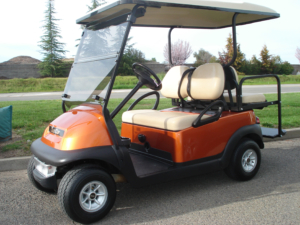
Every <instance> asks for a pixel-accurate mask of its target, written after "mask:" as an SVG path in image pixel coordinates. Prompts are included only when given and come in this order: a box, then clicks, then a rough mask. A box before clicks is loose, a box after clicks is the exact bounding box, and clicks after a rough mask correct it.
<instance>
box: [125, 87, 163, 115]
mask: <svg viewBox="0 0 300 225" xmlns="http://www.w3.org/2000/svg"><path fill="white" fill-rule="evenodd" d="M150 95H156V102H155V104H154V106H153V108H152V109H153V110H156V109H157V106H158V104H159V98H160V95H159V93H158V92H157V91H151V92H149V93H146V94H144V95H142V96H141V97H139V98H138V99H136V100H135V101H134V102H133V103H132V104H131V105H130V106H129V108H128V109H127V111H129V110H132V109H133V108H134V106H136V104H138V103H139V102H140V101H141V100H143V99H144V98H147V97H148V96H150Z"/></svg>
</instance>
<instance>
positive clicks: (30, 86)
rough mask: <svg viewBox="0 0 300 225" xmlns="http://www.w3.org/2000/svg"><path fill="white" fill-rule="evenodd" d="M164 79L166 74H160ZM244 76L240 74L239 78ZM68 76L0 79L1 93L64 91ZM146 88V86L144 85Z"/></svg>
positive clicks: (123, 85) (288, 79)
mask: <svg viewBox="0 0 300 225" xmlns="http://www.w3.org/2000/svg"><path fill="white" fill-rule="evenodd" d="M158 76H159V78H160V79H163V77H164V74H158ZM242 77H244V76H239V80H241V79H242ZM279 77H280V80H281V83H282V84H299V83H300V76H295V75H289V76H285V75H282V76H279ZM137 81H138V80H137V78H136V77H135V76H117V77H116V80H115V84H114V89H132V88H133V87H135V85H136V84H137ZM66 82H67V78H43V79H37V78H28V79H10V80H0V93H20V92H52V91H63V90H64V88H65V85H66ZM263 84H276V81H275V79H274V78H262V79H255V80H247V81H246V82H245V83H244V85H263ZM144 88H145V87H144Z"/></svg>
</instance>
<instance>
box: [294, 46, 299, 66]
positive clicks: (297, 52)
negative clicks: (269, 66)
mask: <svg viewBox="0 0 300 225" xmlns="http://www.w3.org/2000/svg"><path fill="white" fill-rule="evenodd" d="M295 56H296V58H297V59H298V60H299V63H300V48H297V49H296V55H295Z"/></svg>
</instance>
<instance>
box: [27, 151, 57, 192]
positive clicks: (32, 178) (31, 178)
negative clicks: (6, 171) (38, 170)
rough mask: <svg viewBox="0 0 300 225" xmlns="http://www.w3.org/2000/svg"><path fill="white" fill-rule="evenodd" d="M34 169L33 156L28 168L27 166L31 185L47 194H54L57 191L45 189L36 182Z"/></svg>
mask: <svg viewBox="0 0 300 225" xmlns="http://www.w3.org/2000/svg"><path fill="white" fill-rule="evenodd" d="M34 169H35V166H34V156H31V158H30V160H29V163H28V166H27V175H28V179H29V180H30V183H31V184H32V185H33V186H34V187H36V188H37V189H38V190H40V191H43V192H47V193H54V192H55V190H52V189H47V188H44V187H43V186H42V185H40V184H39V183H38V182H36V180H35V179H34V177H33V170H34Z"/></svg>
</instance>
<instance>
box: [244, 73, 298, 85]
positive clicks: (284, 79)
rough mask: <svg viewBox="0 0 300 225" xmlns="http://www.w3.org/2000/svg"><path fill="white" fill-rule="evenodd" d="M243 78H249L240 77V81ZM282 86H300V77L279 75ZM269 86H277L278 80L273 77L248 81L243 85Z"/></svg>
mask: <svg viewBox="0 0 300 225" xmlns="http://www.w3.org/2000/svg"><path fill="white" fill-rule="evenodd" d="M243 77H249V76H239V81H240V80H241V79H242V78H243ZM279 78H280V83H281V84H300V76H296V75H279ZM268 84H277V82H276V79H275V78H272V77H266V78H259V79H252V80H246V81H245V82H244V83H243V85H268Z"/></svg>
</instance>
